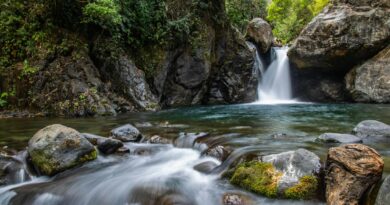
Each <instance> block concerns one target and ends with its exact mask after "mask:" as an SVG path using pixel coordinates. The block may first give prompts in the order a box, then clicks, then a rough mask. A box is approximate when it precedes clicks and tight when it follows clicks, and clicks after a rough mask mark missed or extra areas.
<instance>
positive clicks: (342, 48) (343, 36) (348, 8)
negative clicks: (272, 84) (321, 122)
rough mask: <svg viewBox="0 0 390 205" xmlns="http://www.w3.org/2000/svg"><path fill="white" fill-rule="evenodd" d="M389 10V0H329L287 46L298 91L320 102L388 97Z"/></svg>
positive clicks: (376, 100) (360, 100)
mask: <svg viewBox="0 0 390 205" xmlns="http://www.w3.org/2000/svg"><path fill="white" fill-rule="evenodd" d="M389 12H390V6H389V3H388V1H386V0H383V1H372V0H333V1H331V2H330V5H329V6H328V7H326V8H325V9H324V10H323V11H322V12H321V13H320V14H319V15H318V16H317V17H315V18H314V19H313V20H312V21H311V22H310V23H309V24H308V25H307V26H306V27H305V28H304V29H303V31H302V32H301V34H300V35H299V36H298V38H297V39H296V40H295V41H294V42H293V45H292V46H291V47H290V50H289V52H288V56H289V59H290V61H291V62H292V64H293V70H292V76H293V78H292V81H293V92H294V95H295V96H297V97H298V98H300V99H301V100H307V101H317V102H335V101H336V102H343V101H357V102H386V101H388V98H389V97H388V96H389V93H388V90H389V89H388V86H389V83H388V82H387V81H388V75H389V74H387V73H389V72H387V73H386V70H387V68H386V66H384V65H386V60H385V59H387V58H388V57H387V56H388V55H387V53H388V51H387V50H388V49H385V47H386V46H387V45H388V44H389V43H390V24H389V23H388V22H389V21H390V17H389V15H387V14H388V13H389ZM383 49H384V50H383ZM382 50H383V51H382ZM381 51H382V52H381ZM378 52H381V53H380V54H378ZM376 54H378V55H377V56H375V57H374V58H372V57H373V56H374V55H376ZM370 58H372V59H371V60H369V61H368V62H366V63H364V62H365V61H366V60H368V59H370ZM362 63H364V64H363V65H361V64H362ZM358 65H359V66H358ZM354 67H355V68H354ZM353 68H354V69H353ZM352 69H353V70H352ZM351 70H352V71H351ZM348 72H349V74H348V75H347V77H346V74H347V73H348ZM386 79H387V81H386ZM345 81H346V82H345Z"/></svg>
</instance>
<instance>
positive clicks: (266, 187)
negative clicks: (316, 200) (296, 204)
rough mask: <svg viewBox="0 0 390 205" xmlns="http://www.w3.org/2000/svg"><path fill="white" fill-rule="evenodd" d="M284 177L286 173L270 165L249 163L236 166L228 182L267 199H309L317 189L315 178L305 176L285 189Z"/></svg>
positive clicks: (257, 162)
mask: <svg viewBox="0 0 390 205" xmlns="http://www.w3.org/2000/svg"><path fill="white" fill-rule="evenodd" d="M285 175H286V173H284V172H282V171H279V170H277V169H276V168H275V167H274V165H273V164H272V163H267V162H259V161H250V162H244V163H241V164H240V165H238V167H237V168H236V170H235V171H234V173H233V176H232V177H231V179H230V182H231V183H232V184H234V185H237V186H240V187H242V188H244V189H247V190H249V191H252V192H254V193H257V194H260V195H264V196H266V197H269V198H288V199H309V198H312V197H313V196H315V194H316V192H317V187H318V179H317V177H316V176H314V175H305V176H303V177H300V178H299V180H298V181H297V182H295V183H289V187H285V186H284V185H285V184H283V179H284V177H285Z"/></svg>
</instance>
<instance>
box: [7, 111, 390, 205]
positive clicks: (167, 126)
mask: <svg viewBox="0 0 390 205" xmlns="http://www.w3.org/2000/svg"><path fill="white" fill-rule="evenodd" d="M366 119H375V120H379V121H382V122H385V123H390V121H389V119H390V106H389V105H369V104H282V105H263V104H256V103H253V104H241V105H225V106H207V107H190V108H178V109H170V110H164V111H160V112H155V113H130V114H126V115H119V116H110V117H96V118H33V119H7V120H0V136H1V138H0V145H1V146H8V148H9V149H16V150H20V151H22V150H24V149H25V147H26V146H27V143H28V140H29V139H30V138H31V137H32V136H33V135H34V133H35V132H36V131H38V130H39V129H41V128H43V127H45V126H47V125H50V124H53V123H59V124H63V125H66V126H69V127H72V128H75V129H77V130H78V131H80V132H88V133H93V134H98V135H102V136H108V135H109V131H110V130H111V129H112V128H114V127H116V126H119V125H122V124H126V123H132V124H134V125H135V126H137V127H138V128H139V129H140V131H141V132H142V133H143V134H144V136H145V138H150V137H151V136H153V135H160V136H162V137H165V138H168V139H173V141H174V143H173V144H165V145H160V144H148V143H137V144H135V143H127V144H126V146H127V147H128V148H129V149H130V150H131V153H130V154H128V155H124V156H116V155H112V156H103V155H99V157H98V159H97V160H95V161H92V162H89V163H86V164H85V165H83V166H82V167H78V168H75V169H71V170H68V171H65V172H63V173H61V174H58V175H56V176H54V177H52V178H48V177H34V176H32V178H31V179H30V180H28V177H27V178H26V180H24V182H22V183H19V184H16V185H10V186H5V187H1V188H0V204H4V205H6V204H17V205H24V204H26V205H27V204H28V205H31V204H32V205H46V204H47V205H49V204H50V205H57V204H58V205H65V204H74V205H78V204H80V205H81V204H83V205H89V204H91V205H92V204H93V205H95V204H101V205H106V204H119V205H120V204H145V205H149V204H151V205H152V204H156V205H157V204H199V205H207V204H222V198H223V195H224V194H225V193H241V194H243V195H245V196H247V197H249V198H251V200H252V201H253V203H254V204H271V205H272V204H276V205H283V204H297V205H298V204H302V205H309V204H322V203H323V202H319V201H290V200H276V199H266V198H264V197H261V196H255V195H253V194H251V193H249V192H246V191H243V190H242V189H239V188H237V187H234V186H232V185H230V184H229V183H228V181H227V180H226V179H223V178H221V173H222V171H223V170H224V169H226V167H228V166H229V164H230V163H232V162H231V161H233V160H234V159H235V158H238V157H240V156H241V155H242V154H243V153H246V152H248V150H249V151H251V152H253V151H256V152H257V153H261V154H262V155H263V154H264V155H266V154H274V153H280V152H284V151H289V150H296V149H298V148H305V149H308V150H310V151H312V152H314V153H316V154H317V155H318V156H320V158H321V159H322V161H324V160H325V158H326V152H327V150H328V148H329V147H331V146H337V144H326V145H325V144H322V143H318V142H315V138H316V137H317V136H318V135H320V134H322V133H324V132H339V133H350V132H351V130H352V129H353V127H354V126H355V125H356V124H357V123H359V122H360V121H362V120H366ZM181 132H193V133H199V132H207V133H209V135H208V136H207V137H202V138H199V139H196V138H191V139H189V138H183V137H179V136H180V134H179V133H181ZM205 144H212V145H224V146H228V147H231V148H233V149H234V150H235V151H234V152H233V153H232V154H231V155H230V156H229V157H228V159H227V160H225V162H220V161H218V160H217V159H214V158H212V157H208V156H204V155H203V151H204V147H203V146H202V145H204V146H206V145H205ZM369 146H371V147H373V148H375V149H376V150H378V151H379V152H380V154H381V155H382V156H383V157H384V159H385V171H384V173H385V174H384V175H388V174H390V167H389V166H388V165H389V164H390V151H389V149H388V147H389V146H390V142H389V143H388V144H387V143H381V144H377V143H373V144H369ZM19 155H21V156H22V155H23V152H21V153H20V154H19ZM230 159H233V160H230ZM200 164H206V165H210V164H211V165H213V166H215V168H213V171H211V172H208V173H204V172H202V171H198V170H197V169H195V168H194V167H196V166H197V165H200ZM386 165H387V166H386Z"/></svg>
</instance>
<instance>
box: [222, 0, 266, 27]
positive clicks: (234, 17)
mask: <svg viewBox="0 0 390 205" xmlns="http://www.w3.org/2000/svg"><path fill="white" fill-rule="evenodd" d="M225 2H226V13H227V15H228V17H229V20H230V21H231V22H232V24H233V25H234V26H235V27H237V28H238V29H239V30H240V31H242V32H243V31H245V29H246V26H247V25H248V23H249V21H250V20H252V19H253V18H255V17H261V18H263V19H265V17H266V15H267V12H266V7H267V1H266V0H226V1H225Z"/></svg>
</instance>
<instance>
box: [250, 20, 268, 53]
mask: <svg viewBox="0 0 390 205" xmlns="http://www.w3.org/2000/svg"><path fill="white" fill-rule="evenodd" d="M246 38H247V39H248V40H250V41H252V42H254V43H255V44H256V45H257V47H258V48H259V52H261V53H266V52H267V51H269V49H270V48H271V45H272V42H273V40H274V36H273V34H272V28H271V25H269V23H267V22H266V21H264V20H263V19H262V18H254V19H252V20H251V21H250V22H249V24H248V28H247V30H246Z"/></svg>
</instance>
